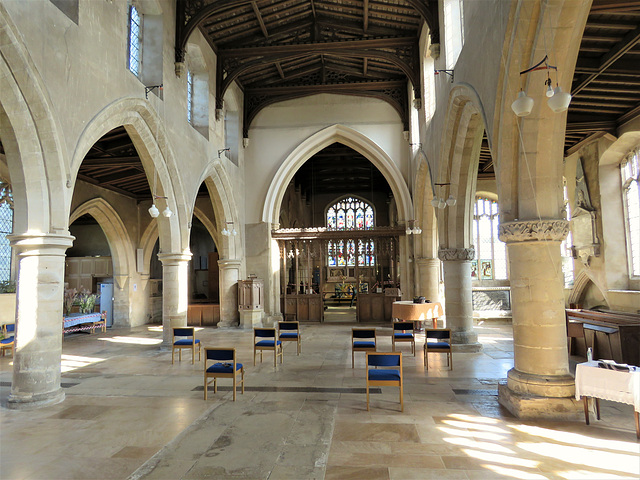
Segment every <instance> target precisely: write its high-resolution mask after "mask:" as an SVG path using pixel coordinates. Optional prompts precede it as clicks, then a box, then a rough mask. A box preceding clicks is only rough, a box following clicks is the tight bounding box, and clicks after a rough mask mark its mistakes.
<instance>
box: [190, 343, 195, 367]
mask: <svg viewBox="0 0 640 480" xmlns="http://www.w3.org/2000/svg"><path fill="white" fill-rule="evenodd" d="M195 364H196V343H195V342H193V345H191V365H195Z"/></svg>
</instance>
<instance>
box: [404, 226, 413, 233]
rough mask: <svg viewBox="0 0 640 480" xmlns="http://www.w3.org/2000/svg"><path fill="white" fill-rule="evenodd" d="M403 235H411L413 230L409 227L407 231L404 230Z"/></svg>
mask: <svg viewBox="0 0 640 480" xmlns="http://www.w3.org/2000/svg"><path fill="white" fill-rule="evenodd" d="M405 233H406V234H407V235H411V234H412V233H413V230H412V229H411V227H407V229H406V230H405Z"/></svg>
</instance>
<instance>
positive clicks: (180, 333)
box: [171, 327, 202, 365]
mask: <svg viewBox="0 0 640 480" xmlns="http://www.w3.org/2000/svg"><path fill="white" fill-rule="evenodd" d="M171 344H172V348H171V365H173V354H174V352H175V351H176V350H178V360H179V361H180V362H181V361H182V350H183V349H185V348H188V349H189V350H191V364H194V363H195V359H196V349H197V350H198V361H200V359H201V358H202V357H201V347H202V345H201V344H200V340H198V339H197V338H196V331H195V328H193V327H174V328H173V340H172V342H171Z"/></svg>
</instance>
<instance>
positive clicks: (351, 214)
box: [327, 197, 375, 267]
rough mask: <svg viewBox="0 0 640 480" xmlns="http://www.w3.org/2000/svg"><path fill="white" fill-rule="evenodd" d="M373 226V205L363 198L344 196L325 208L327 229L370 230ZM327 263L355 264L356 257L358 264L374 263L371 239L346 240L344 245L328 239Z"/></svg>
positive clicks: (332, 264) (334, 264) (335, 264)
mask: <svg viewBox="0 0 640 480" xmlns="http://www.w3.org/2000/svg"><path fill="white" fill-rule="evenodd" d="M374 226H375V217H374V212H373V207H372V206H371V205H369V204H368V203H367V202H365V201H364V200H360V199H358V198H354V197H345V198H343V199H341V200H339V201H337V202H336V203H335V204H333V205H332V206H330V207H329V208H328V209H327V229H328V230H370V229H372V228H374ZM327 256H328V259H327V264H328V265H329V266H330V267H335V266H350V267H352V266H355V264H356V258H357V262H358V265H359V266H370V265H375V256H374V255H373V240H371V239H370V240H367V241H362V240H358V248H357V251H356V242H355V241H354V240H351V239H350V240H348V241H347V243H346V251H345V245H344V243H343V242H342V241H340V242H337V243H335V242H333V241H329V243H328V247H327Z"/></svg>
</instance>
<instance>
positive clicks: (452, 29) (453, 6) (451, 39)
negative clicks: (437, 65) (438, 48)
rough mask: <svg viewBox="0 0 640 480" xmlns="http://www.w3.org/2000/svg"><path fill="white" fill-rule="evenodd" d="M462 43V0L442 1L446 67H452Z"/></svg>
mask: <svg viewBox="0 0 640 480" xmlns="http://www.w3.org/2000/svg"><path fill="white" fill-rule="evenodd" d="M463 45H464V10H463V6H462V0H445V2H444V47H445V60H446V65H447V68H448V69H453V68H454V67H455V65H456V62H457V61H458V57H459V56H460V52H461V51H462V46H463Z"/></svg>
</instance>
